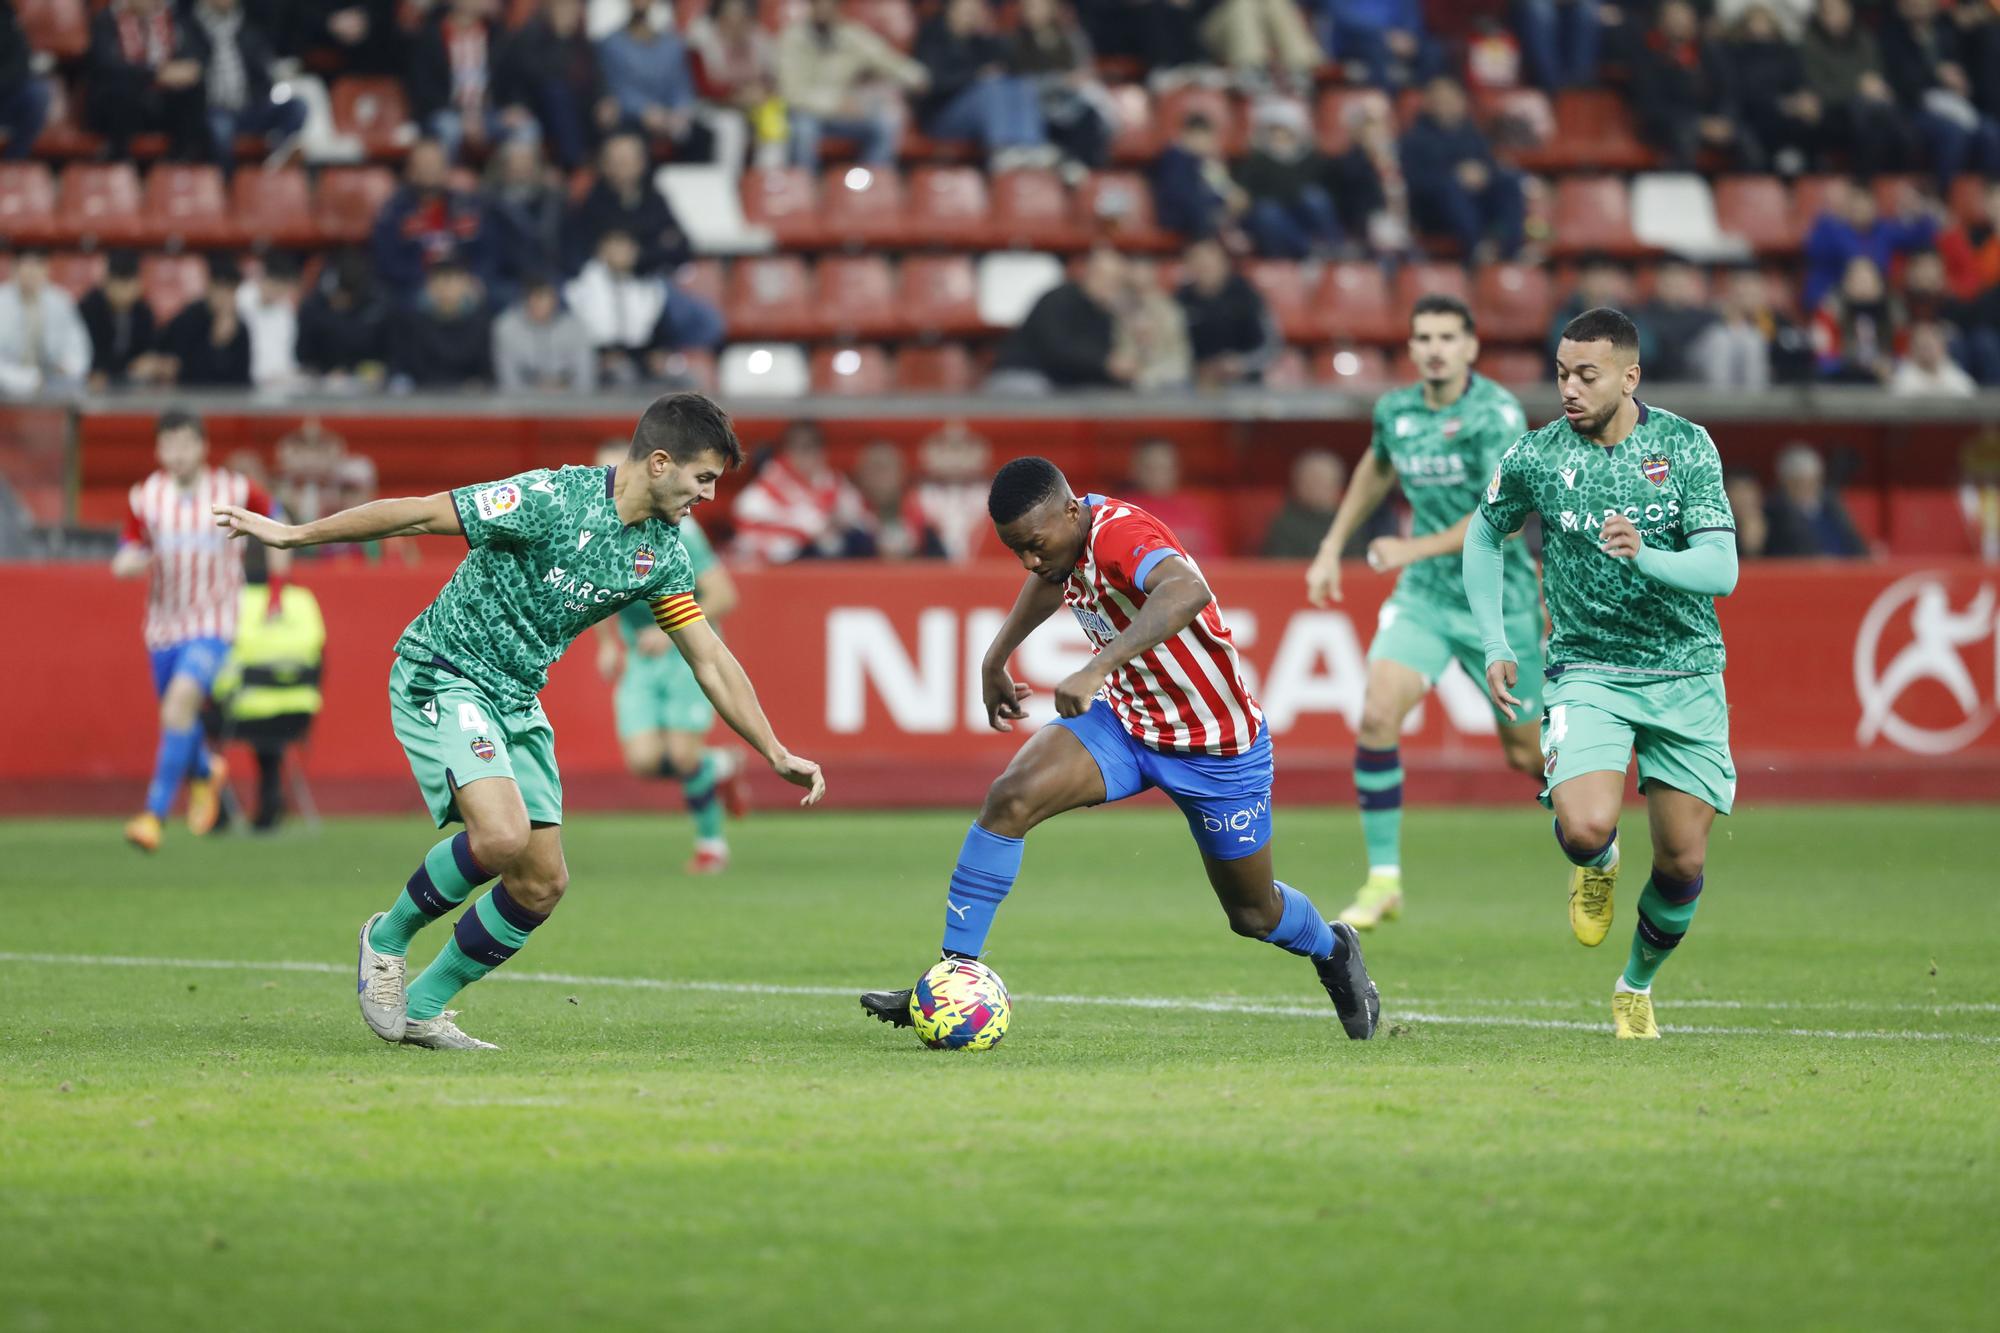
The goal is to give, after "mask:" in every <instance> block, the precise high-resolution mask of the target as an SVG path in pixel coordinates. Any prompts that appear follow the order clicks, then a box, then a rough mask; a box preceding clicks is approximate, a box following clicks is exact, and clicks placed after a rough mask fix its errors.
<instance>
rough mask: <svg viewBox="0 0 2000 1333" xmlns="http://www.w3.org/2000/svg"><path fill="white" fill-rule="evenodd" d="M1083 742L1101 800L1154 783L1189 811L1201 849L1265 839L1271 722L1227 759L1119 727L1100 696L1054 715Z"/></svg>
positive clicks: (1251, 846)
mask: <svg viewBox="0 0 2000 1333" xmlns="http://www.w3.org/2000/svg"><path fill="white" fill-rule="evenodd" d="M1051 725H1053V726H1058V727H1063V728H1065V729H1067V730H1068V731H1069V733H1070V734H1071V735H1073V736H1075V737H1076V738H1077V739H1078V740H1080V741H1082V742H1083V748H1084V749H1086V750H1088V751H1090V757H1091V758H1092V759H1095V760H1096V761H1097V771H1098V772H1100V773H1102V774H1103V775H1104V799H1105V801H1106V802H1111V801H1122V800H1124V799H1125V798H1126V797H1127V796H1137V795H1138V794H1139V793H1140V792H1142V791H1145V790H1146V789H1147V788H1149V787H1158V788H1159V789H1160V790H1161V791H1163V792H1165V793H1166V794H1167V795H1168V796H1170V797H1172V798H1173V802H1174V804H1175V805H1177V806H1179V807H1180V808H1181V813H1182V814H1183V815H1186V816H1187V822H1188V832H1190V833H1192V834H1194V840H1195V843H1196V845H1197V846H1199V847H1200V848H1201V853H1202V855H1203V856H1207V857H1210V858H1212V859H1214V860H1217V861H1236V860H1240V859H1241V858H1243V857H1246V856H1250V855H1252V854H1253V853H1255V852H1257V851H1259V850H1261V849H1262V848H1263V846H1264V845H1265V844H1266V843H1268V842H1270V841H1271V730H1270V728H1269V727H1265V728H1263V729H1261V730H1260V731H1258V733H1257V742H1256V744H1254V745H1252V746H1251V747H1250V748H1249V749H1248V750H1245V751H1244V752H1243V753H1242V754H1239V755H1237V756H1235V757H1234V758H1232V759H1223V758H1220V757H1218V756H1216V755H1210V754H1163V753H1161V752H1160V751H1158V750H1155V749H1151V748H1149V747H1147V746H1145V745H1141V744H1140V743H1139V742H1138V741H1137V740H1134V739H1133V737H1132V734H1131V733H1130V732H1128V731H1126V730H1125V724H1124V723H1122V722H1120V721H1119V720H1118V714H1117V713H1116V712H1115V711H1114V710H1113V709H1112V707H1111V705H1110V704H1108V703H1106V702H1105V701H1104V700H1102V699H1099V700H1097V701H1095V702H1094V703H1092V704H1091V705H1090V709H1089V711H1088V712H1086V713H1084V714H1083V716H1081V717H1059V718H1056V719H1055V721H1054V722H1053V723H1052V724H1051Z"/></svg>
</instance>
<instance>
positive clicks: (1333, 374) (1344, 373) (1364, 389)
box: [1311, 347, 1390, 393]
mask: <svg viewBox="0 0 2000 1333" xmlns="http://www.w3.org/2000/svg"><path fill="white" fill-rule="evenodd" d="M1311 371H1312V379H1313V382H1314V383H1315V384H1318V385H1320V386H1321V387H1323V388H1328V389H1340V390H1344V391H1346V392H1348V393H1379V392H1381V391H1382V390H1383V389H1386V388H1388V387H1389V384H1390V379H1389V358H1387V357H1386V356H1384V355H1382V349H1381V348H1379V347H1322V348H1319V349H1317V350H1316V351H1314V352H1313V354H1312V356H1311Z"/></svg>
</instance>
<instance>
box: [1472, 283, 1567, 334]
mask: <svg viewBox="0 0 2000 1333" xmlns="http://www.w3.org/2000/svg"><path fill="white" fill-rule="evenodd" d="M1472 309H1473V312H1474V316H1475V318H1476V319H1477V320H1478V322H1479V336H1480V339H1481V340H1482V341H1484V342H1489V343H1490V342H1535V341H1538V340H1539V339H1540V338H1541V337H1542V335H1543V334H1544V333H1545V332H1547V330H1548V327H1549V320H1550V319H1551V318H1553V316H1554V310H1555V298H1554V297H1553V296H1552V295H1551V294H1550V292H1549V274H1548V270H1547V269H1546V268H1543V267H1542V266H1541V265H1539V264H1488V265H1486V266H1485V267H1484V268H1482V269H1480V271H1479V278H1478V282H1477V284H1476V286H1475V288H1474V291H1473V297H1472Z"/></svg>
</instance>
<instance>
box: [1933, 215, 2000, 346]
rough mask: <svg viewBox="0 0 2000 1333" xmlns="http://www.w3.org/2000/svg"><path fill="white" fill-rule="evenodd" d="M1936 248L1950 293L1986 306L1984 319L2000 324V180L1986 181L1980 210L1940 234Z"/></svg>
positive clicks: (1969, 301) (1970, 302) (1971, 303)
mask: <svg viewBox="0 0 2000 1333" xmlns="http://www.w3.org/2000/svg"><path fill="white" fill-rule="evenodd" d="M1937 248H1938V254H1939V256H1940V257H1941V258H1942V259H1943V260H1944V271H1945V280H1946V282H1947V283H1948V284H1949V285H1950V287H1951V294H1952V295H1953V296H1955V297H1957V298H1958V299H1959V300H1960V301H1962V302H1964V303H1966V304H1967V305H1974V304H1978V305H1981V306H1983V307H1984V311H1983V318H1984V320H1985V322H1987V323H1989V324H2000V319H1996V318H1995V309H1996V303H1997V302H1996V298H2000V180H1996V181H1989V182H1987V185H1986V189H1985V190H1984V191H1983V192H1981V194H1980V196H1979V209H1978V211H1977V213H1976V214H1975V215H1974V216H1973V218H1971V219H1970V220H1965V219H1960V220H1957V221H1954V222H1953V224H1952V226H1951V227H1950V229H1949V230H1947V231H1946V232H1945V233H1944V234H1943V235H1942V236H1940V237H1938V245H1937Z"/></svg>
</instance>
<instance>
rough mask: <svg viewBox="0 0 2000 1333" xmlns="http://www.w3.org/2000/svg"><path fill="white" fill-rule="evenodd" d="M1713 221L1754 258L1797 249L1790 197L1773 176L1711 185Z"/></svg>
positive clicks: (1726, 179) (1739, 178) (1733, 178)
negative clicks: (1745, 246) (1740, 240)
mask: <svg viewBox="0 0 2000 1333" xmlns="http://www.w3.org/2000/svg"><path fill="white" fill-rule="evenodd" d="M1715 220H1716V223H1717V225H1719V226H1720V227H1721V228H1722V229H1723V230H1724V231H1726V232H1730V233H1732V234H1734V235H1737V236H1741V237H1742V238H1743V239H1744V240H1746V241H1748V242H1749V243H1750V248H1751V249H1753V250H1755V251H1756V252H1757V253H1758V254H1762V255H1769V254H1786V253H1789V252H1791V251H1794V250H1797V249H1798V248H1799V241H1800V239H1801V237H1800V233H1799V229H1798V224H1797V221H1796V219H1795V218H1794V217H1793V216H1792V200H1791V196H1790V195H1789V194H1788V193H1786V191H1785V183H1784V182H1783V181H1781V180H1779V179H1778V178H1777V177H1776V176H1725V177H1723V178H1721V179H1720V180H1718V181H1716V182H1715Z"/></svg>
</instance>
